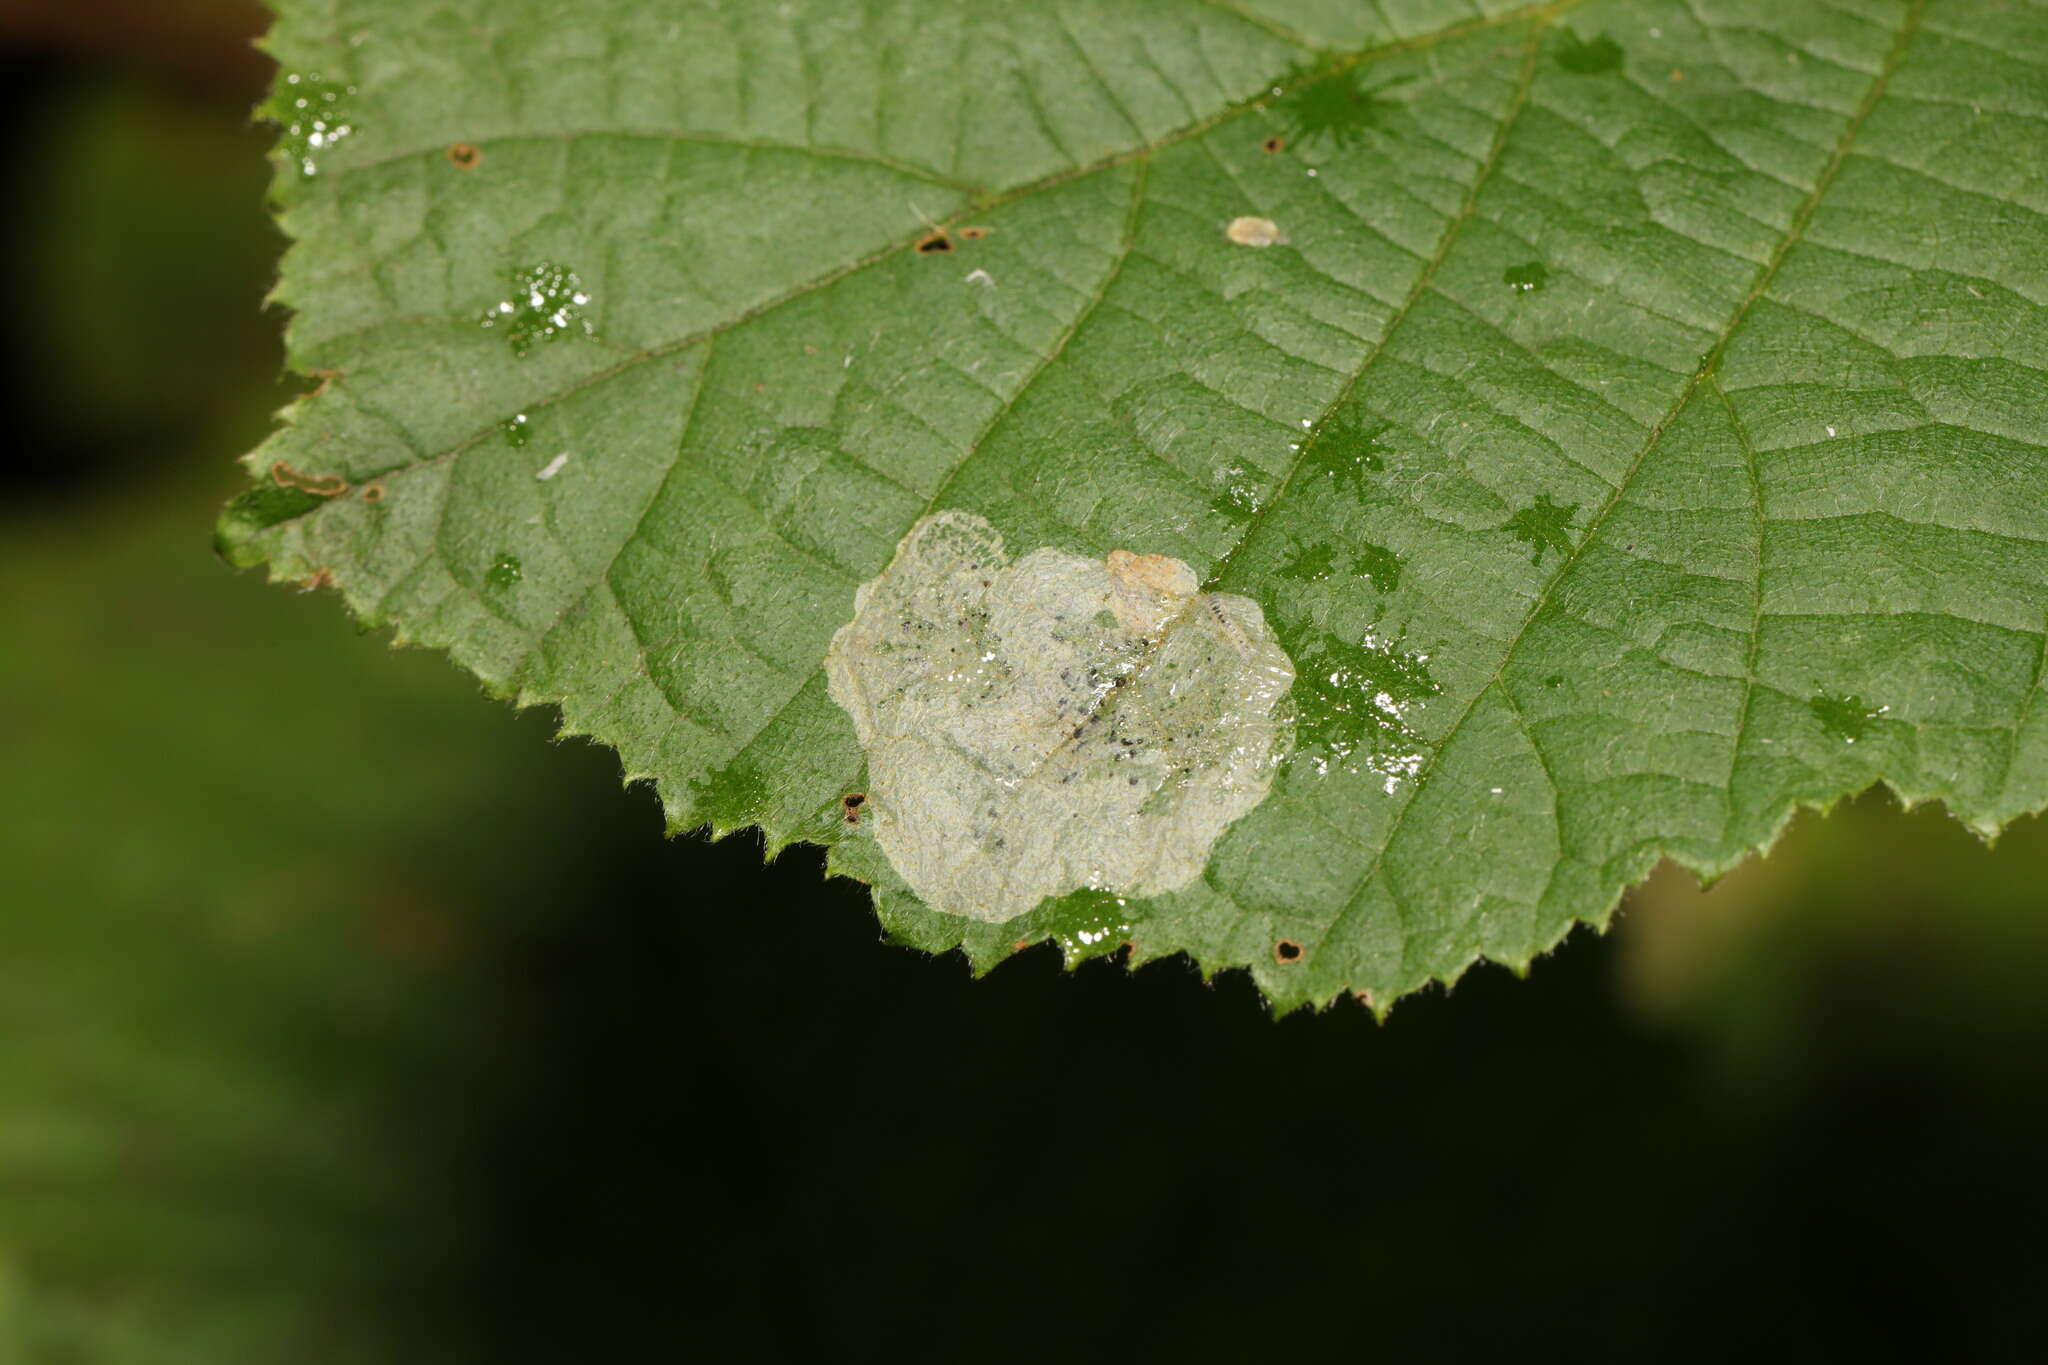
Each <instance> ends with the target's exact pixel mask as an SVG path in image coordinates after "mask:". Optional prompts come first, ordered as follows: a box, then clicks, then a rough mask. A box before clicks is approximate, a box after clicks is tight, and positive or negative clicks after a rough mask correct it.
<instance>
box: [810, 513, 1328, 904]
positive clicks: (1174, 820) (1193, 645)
mask: <svg viewBox="0 0 2048 1365" xmlns="http://www.w3.org/2000/svg"><path fill="white" fill-rule="evenodd" d="M825 669H826V677H827V679H828V680H829V682H830V684H831V692H832V699H833V700H834V701H836V702H838V703H839V705H840V706H841V707H843V708H845V710H846V713H847V714H848V715H849V716H851V717H852V718H853V725H854V732H855V734H856V735H857V736H858V737H859V740H860V745H861V748H862V749H863V750H864V751H865V752H866V754H867V760H868V799H867V802H866V804H865V805H864V807H863V819H862V822H861V828H862V829H864V830H867V831H870V832H871V833H872V834H873V835H874V837H875V839H876V840H877V842H878V843H879V844H880V845H881V848H882V851H883V852H884V853H886V854H887V855H888V858H889V861H890V863H891V864H892V865H893V866H894V867H895V869H896V871H897V872H898V874H900V875H901V876H902V878H903V879H904V881H906V882H908V883H909V884H910V886H911V889H913V890H914V891H916V892H917V894H918V896H919V897H920V898H921V899H923V901H924V902H925V904H926V905H928V906H930V907H932V908H933V909H935V910H942V911H945V912H947V913H950V914H955V915H964V916H967V917H968V918H970V919H978V920H988V921H998V922H999V921H1002V920H1007V919H1014V918H1015V917H1016V916H1018V915H1021V914H1023V913H1025V912H1026V911H1028V910H1030V909H1031V908H1032V907H1033V906H1035V905H1037V904H1038V903H1039V902H1040V901H1042V900H1044V899H1045V898H1046V897H1048V896H1060V895H1064V894H1066V893H1067V892H1070V891H1075V890H1079V889H1082V888H1091V889H1095V890H1100V891H1106V892H1110V893H1112V894H1116V895H1125V896H1152V895H1159V894H1162V893H1164V892H1168V891H1174V890H1178V889H1179V888H1181V887H1184V886H1186V885H1188V884H1189V883H1190V882H1192V881H1194V880H1195V879H1196V878H1197V877H1199V876H1200V875H1201V872H1202V869H1203V868H1204V867H1205V866H1206V865H1207V863H1208V861H1209V852H1210V849H1211V848H1212V847H1214V845H1215V843H1216V840H1217V839H1218V838H1219V837H1220V836H1221V835H1222V833H1223V831H1224V830H1225V829H1227V828H1228V827H1229V826H1230V824H1231V822H1232V821H1234V820H1237V819H1238V818H1239V817H1241V816H1243V815H1244V814H1245V813H1246V812H1248V811H1250V810H1251V809H1252V808H1253V807H1254V806H1256V805H1258V804H1259V802H1260V801H1262V800H1263V799H1265V796H1266V793H1267V792H1268V791H1269V790H1271V788H1272V784H1273V775H1274V769H1275V768H1276V766H1277V765H1278V764H1279V762H1280V761H1281V760H1282V759H1283V758H1285V756H1286V751H1287V747H1288V745H1289V743H1290V742H1291V739H1292V734H1291V730H1290V727H1289V725H1288V723H1287V720H1286V719H1285V716H1284V715H1283V714H1281V713H1280V712H1279V710H1278V708H1279V706H1280V703H1281V700H1282V698H1283V697H1285V695H1286V693H1287V689H1288V688H1289V687H1290V686H1291V685H1292V684H1293V682H1294V666H1293V664H1292V663H1291V662H1290V661H1289V660H1288V657H1287V654H1286V651H1284V650H1283V649H1281V647H1280V644H1279V642H1278V641H1277V640H1275V639H1274V637H1273V632H1272V630H1271V628H1270V627H1269V626H1267V624H1266V618H1265V614H1264V613H1263V612H1262V611H1260V609H1259V605H1258V603H1256V602H1253V601H1252V600H1251V599H1249V598H1245V597H1238V596H1234V595H1231V594H1228V593H1203V592H1201V591H1200V590H1199V585H1198V583H1197V581H1196V579H1195V575H1194V572H1193V571H1192V570H1191V569H1189V568H1188V566H1187V565H1186V564H1184V563H1182V562H1181V561H1180V560H1178V559H1172V558H1169V557H1167V556H1165V555H1153V554H1132V553H1130V552H1129V551H1125V550H1113V551H1111V552H1110V554H1109V556H1108V557H1107V558H1106V559H1090V558H1087V557H1085V556H1082V555H1077V554H1070V553H1067V552H1066V551H1063V550H1055V549H1049V548H1048V549H1039V550H1033V551H1032V552H1031V553H1029V554H1027V555H1025V556H1024V557H1023V558H1022V559H1020V560H1018V561H1017V562H1016V563H1014V564H1012V563H1010V561H1009V557H1008V556H1007V554H1005V552H1004V547H1003V542H1002V538H1001V537H1000V536H998V535H997V534H996V533H995V530H994V528H992V527H991V526H990V525H989V524H988V523H987V522H986V521H984V520H983V519H982V518H980V517H978V516H975V515H973V514H971V513H967V512H957V511H956V512H940V513H938V514H937V515H935V516H930V517H926V518H925V519H924V520H922V521H920V522H919V523H918V524H917V525H916V526H915V527H913V528H912V529H911V532H910V534H909V535H907V536H905V537H904V539H903V543H902V544H901V545H899V546H898V547H897V550H896V557H895V558H894V559H893V560H891V561H890V563H889V566H888V567H887V568H886V569H884V570H883V571H882V572H881V574H880V575H879V576H878V577H876V578H875V579H874V580H872V581H871V582H868V583H865V584H863V585H862V586H861V588H860V590H859V591H858V592H857V593H855V594H854V617H853V620H852V621H850V622H848V623H847V624H846V625H844V626H842V627H840V629H839V631H838V633H837V634H835V635H834V636H833V637H832V644H831V647H830V649H829V650H828V651H827V653H826V656H825Z"/></svg>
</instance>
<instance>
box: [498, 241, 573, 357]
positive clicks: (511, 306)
mask: <svg viewBox="0 0 2048 1365" xmlns="http://www.w3.org/2000/svg"><path fill="white" fill-rule="evenodd" d="M505 278H506V283H507V285H508V286H509V288H508V294H507V297H505V298H503V299H500V300H499V301H498V302H496V303H494V304H492V305H491V306H490V307H489V308H488V309H486V310H485V312H484V315H483V319H482V321H483V325H484V326H485V327H488V328H493V329H499V330H502V331H503V332H504V333H505V340H506V341H507V342H509V343H510V344H511V346H512V351H513V354H515V355H520V356H524V355H525V354H526V353H527V352H529V351H531V350H532V349H533V347H534V345H535V343H537V342H542V341H554V340H555V339H557V338H559V337H563V336H567V335H569V334H571V333H581V334H582V335H584V336H590V335H591V334H592V328H591V325H590V321H589V319H587V318H585V317H584V316H583V309H584V307H585V306H586V305H587V304H589V302H590V294H589V293H588V291H586V290H585V289H584V288H583V281H582V280H580V279H578V278H577V275H576V272H575V271H573V270H571V269H569V268H568V267H567V266H563V265H557V264H555V263H553V262H550V261H543V262H541V263H539V264H537V265H530V266H527V267H525V268H523V269H519V270H513V271H509V272H507V274H506V277H505Z"/></svg>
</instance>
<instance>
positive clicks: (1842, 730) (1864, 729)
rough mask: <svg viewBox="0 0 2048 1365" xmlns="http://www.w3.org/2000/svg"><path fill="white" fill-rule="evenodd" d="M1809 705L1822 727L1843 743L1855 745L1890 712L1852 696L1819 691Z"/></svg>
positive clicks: (1887, 709) (1883, 707) (1886, 708)
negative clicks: (1873, 725) (1876, 722)
mask: <svg viewBox="0 0 2048 1365" xmlns="http://www.w3.org/2000/svg"><path fill="white" fill-rule="evenodd" d="M1806 705H1807V707H1808V709H1810V710H1811V711H1812V712H1813V716H1814V719H1815V720H1818V721H1819V722H1820V728H1821V729H1823V730H1825V731H1827V732H1828V735H1829V736H1830V737H1831V738H1834V739H1839V740H1841V741H1842V743H1844V744H1854V743H1855V742H1856V741H1857V740H1859V739H1863V738H1865V737H1866V736H1868V735H1869V733H1870V727H1871V725H1872V724H1873V723H1874V722H1875V721H1876V720H1877V718H1878V717H1879V716H1882V715H1884V714H1885V713H1886V712H1888V711H1890V710H1891V707H1889V706H1870V705H1868V704H1867V703H1865V702H1864V700H1863V699H1862V698H1861V697H1858V696H1856V695H1854V694H1853V693H1843V694H1841V695H1839V696H1837V695H1831V694H1829V693H1826V692H1817V693H1815V694H1814V696H1813V699H1812V700H1811V701H1809V702H1807V703H1806Z"/></svg>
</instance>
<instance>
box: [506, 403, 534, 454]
mask: <svg viewBox="0 0 2048 1365" xmlns="http://www.w3.org/2000/svg"><path fill="white" fill-rule="evenodd" d="M532 435H533V433H532V432H531V431H529V430H528V429H527V425H526V414H525V413H523V412H522V413H519V414H517V415H515V416H512V417H508V418H506V419H505V444H506V445H508V446H511V447H512V448H513V449H514V450H521V449H524V448H525V446H526V443H527V441H528V440H529V439H530V438H531V437H532Z"/></svg>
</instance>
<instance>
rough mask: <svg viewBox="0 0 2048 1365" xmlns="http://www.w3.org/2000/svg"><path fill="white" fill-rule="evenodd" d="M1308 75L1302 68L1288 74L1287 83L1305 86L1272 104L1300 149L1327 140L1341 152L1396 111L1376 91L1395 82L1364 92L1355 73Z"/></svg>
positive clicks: (1306, 70)
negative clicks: (1299, 145) (1297, 83)
mask: <svg viewBox="0 0 2048 1365" xmlns="http://www.w3.org/2000/svg"><path fill="white" fill-rule="evenodd" d="M1311 73H1312V68H1306V67H1301V66H1296V67H1295V68H1294V69H1293V70H1291V71H1289V72H1288V74H1287V83H1289V84H1291V83H1293V82H1295V81H1300V80H1304V79H1306V80H1307V83H1306V84H1304V85H1302V86H1301V87H1300V88H1298V89H1296V90H1293V91H1291V92H1289V93H1288V94H1285V95H1283V96H1281V97H1280V98H1279V99H1278V100H1275V101H1274V103H1273V112H1274V113H1275V114H1276V115H1278V116H1279V118H1280V119H1281V120H1282V121H1283V122H1284V123H1285V124H1286V125H1287V132H1288V135H1289V136H1290V137H1292V138H1293V139H1294V140H1295V141H1296V142H1298V143H1301V144H1302V145H1303V146H1307V145H1308V144H1310V143H1314V142H1320V141H1327V142H1328V143H1329V144H1330V146H1332V147H1334V148H1336V149H1337V150H1338V151H1342V150H1344V149H1345V148H1348V147H1351V146H1353V145H1355V144H1356V143H1357V142H1358V141H1359V139H1361V138H1363V137H1364V136H1365V134H1366V133H1367V132H1369V131H1371V130H1372V129H1374V128H1377V127H1379V126H1380V124H1381V123H1382V122H1383V120H1384V119H1385V117H1386V115H1387V114H1388V113H1389V112H1391V111H1392V110H1393V109H1394V108H1395V104H1394V101H1392V100H1388V99H1382V98H1380V95H1379V92H1380V91H1382V90H1385V89H1387V88H1388V86H1389V85H1392V84H1396V83H1397V82H1389V83H1388V84H1387V85H1382V86H1379V87H1377V88H1375V89H1372V90H1367V89H1364V88H1363V87H1361V86H1360V85H1359V83H1358V73H1356V72H1354V71H1339V72H1336V73H1334V74H1331V75H1326V76H1322V77H1316V78H1311Z"/></svg>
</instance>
